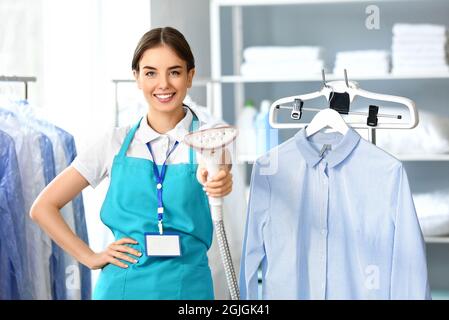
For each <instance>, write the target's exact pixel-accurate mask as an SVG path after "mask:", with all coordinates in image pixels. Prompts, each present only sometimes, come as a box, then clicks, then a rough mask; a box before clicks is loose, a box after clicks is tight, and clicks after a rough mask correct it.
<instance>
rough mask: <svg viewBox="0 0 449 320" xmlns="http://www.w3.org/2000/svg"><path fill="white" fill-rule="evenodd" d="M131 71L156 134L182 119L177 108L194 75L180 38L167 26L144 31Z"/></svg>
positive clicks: (181, 110)
mask: <svg viewBox="0 0 449 320" xmlns="http://www.w3.org/2000/svg"><path fill="white" fill-rule="evenodd" d="M132 68H133V73H134V77H135V78H136V82H137V84H138V87H139V89H141V90H142V91H143V94H144V96H145V99H146V100H147V102H148V104H149V106H150V109H149V112H148V123H149V124H150V126H151V127H152V128H154V129H156V131H159V132H165V131H166V130H167V128H172V127H173V126H174V124H176V123H178V122H179V121H180V120H181V119H182V118H183V117H184V112H183V109H182V108H180V106H182V102H183V100H184V98H185V96H186V94H187V89H188V88H190V87H191V86H192V80H193V76H194V74H195V60H194V58H193V54H192V52H191V50H190V47H189V45H188V43H187V41H186V40H185V38H184V36H183V35H182V34H181V33H180V32H179V31H177V30H176V29H173V28H170V27H165V28H157V29H153V30H151V31H149V32H147V33H146V34H145V35H144V36H143V37H142V39H141V40H140V42H139V44H138V45H137V48H136V51H135V53H134V58H133V61H132Z"/></svg>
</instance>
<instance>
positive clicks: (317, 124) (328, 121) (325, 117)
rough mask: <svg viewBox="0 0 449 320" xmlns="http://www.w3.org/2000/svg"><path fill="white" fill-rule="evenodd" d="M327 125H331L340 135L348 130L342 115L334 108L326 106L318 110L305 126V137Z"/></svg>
mask: <svg viewBox="0 0 449 320" xmlns="http://www.w3.org/2000/svg"><path fill="white" fill-rule="evenodd" d="M327 127H331V128H332V129H334V130H336V131H337V132H340V133H341V134H342V135H345V134H346V132H348V130H349V126H348V125H347V124H346V122H345V121H344V120H343V117H342V116H341V115H340V114H339V113H338V112H337V111H335V110H334V109H331V108H327V109H324V110H321V111H320V112H318V113H317V114H316V116H315V117H313V119H312V121H311V122H310V123H309V125H308V126H307V127H305V130H306V137H310V136H312V135H314V134H315V133H317V132H318V131H320V130H322V129H324V128H327Z"/></svg>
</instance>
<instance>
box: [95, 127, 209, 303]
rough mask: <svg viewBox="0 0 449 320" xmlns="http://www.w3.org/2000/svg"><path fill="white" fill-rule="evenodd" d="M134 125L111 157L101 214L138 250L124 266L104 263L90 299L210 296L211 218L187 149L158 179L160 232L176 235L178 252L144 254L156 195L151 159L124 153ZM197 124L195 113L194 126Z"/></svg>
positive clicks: (151, 229)
mask: <svg viewBox="0 0 449 320" xmlns="http://www.w3.org/2000/svg"><path fill="white" fill-rule="evenodd" d="M139 125H140V121H139V123H138V124H137V125H135V126H134V127H133V129H132V130H131V131H130V132H129V133H128V135H127V136H126V138H125V141H124V142H123V145H122V147H121V149H120V152H119V153H118V154H117V155H116V157H115V158H114V162H113V165H112V176H111V183H110V186H109V190H108V193H107V196H106V199H105V201H104V203H103V207H102V209H101V219H102V221H103V222H104V223H105V224H106V225H107V226H108V227H109V228H110V229H111V231H112V232H113V233H114V236H115V239H116V240H119V239H121V238H125V237H129V238H132V239H135V240H136V241H138V244H137V245H131V247H132V248H134V249H136V250H138V251H139V252H142V253H143V255H142V257H140V258H139V261H138V262H137V263H136V264H129V267H128V268H127V269H123V268H120V267H118V266H115V265H113V264H108V265H107V266H105V267H104V268H103V270H102V272H101V274H100V277H99V279H98V282H97V285H96V288H95V291H94V299H213V298H214V294H213V284H212V276H211V272H210V269H209V265H208V259H207V250H208V249H209V247H210V246H211V242H212V220H211V216H210V210H209V204H208V200H207V197H206V195H205V193H204V192H203V191H202V186H201V185H200V184H199V182H198V181H197V178H196V170H197V166H198V165H197V164H195V160H194V155H195V154H194V152H193V151H192V150H191V149H190V152H189V158H190V161H189V163H187V164H172V165H169V166H168V167H167V170H166V175H165V180H164V183H163V185H164V187H163V188H164V192H163V201H164V207H165V210H164V217H165V218H164V232H167V233H169V232H175V233H177V234H179V235H180V242H181V252H182V255H181V256H178V257H150V256H146V255H145V252H146V251H145V245H144V244H145V239H144V233H146V232H158V220H157V207H158V201H157V192H156V182H155V176H154V172H153V163H152V161H149V160H147V159H139V158H134V157H128V156H126V152H127V150H128V148H129V145H130V143H131V140H132V139H133V137H134V134H135V133H136V131H137V129H138V127H139ZM197 126H198V120H197V119H196V118H195V119H194V121H192V127H193V130H195V129H196V128H197ZM159 167H160V166H159ZM159 170H160V168H159Z"/></svg>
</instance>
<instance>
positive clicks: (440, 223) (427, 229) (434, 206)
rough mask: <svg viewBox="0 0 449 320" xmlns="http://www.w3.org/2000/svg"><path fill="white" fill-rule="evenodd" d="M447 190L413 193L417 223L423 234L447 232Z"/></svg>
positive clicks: (448, 223)
mask: <svg viewBox="0 0 449 320" xmlns="http://www.w3.org/2000/svg"><path fill="white" fill-rule="evenodd" d="M448 199H449V190H447V189H444V190H440V191H432V192H428V193H417V194H414V195H413V202H414V204H415V208H416V214H417V216H418V220H419V224H420V227H421V230H422V233H423V235H424V236H427V237H432V236H434V237H436V236H446V235H448V234H449V201H448Z"/></svg>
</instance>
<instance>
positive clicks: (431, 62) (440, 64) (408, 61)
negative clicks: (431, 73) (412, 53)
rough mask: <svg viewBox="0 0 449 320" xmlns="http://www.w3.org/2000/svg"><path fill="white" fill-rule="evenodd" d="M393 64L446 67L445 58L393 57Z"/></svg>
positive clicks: (399, 66)
mask: <svg viewBox="0 0 449 320" xmlns="http://www.w3.org/2000/svg"><path fill="white" fill-rule="evenodd" d="M392 65H393V66H394V67H397V68H402V67H405V68H408V67H410V68H413V67H415V68H428V67H429V68H446V67H447V63H446V60H445V59H435V60H430V59H429V60H424V59H393V61H392Z"/></svg>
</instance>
